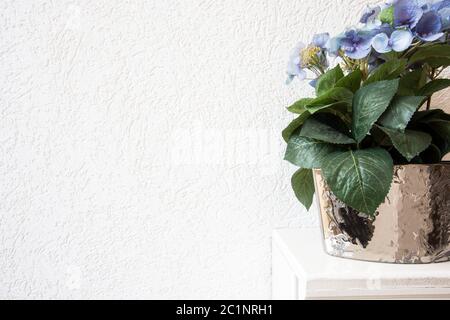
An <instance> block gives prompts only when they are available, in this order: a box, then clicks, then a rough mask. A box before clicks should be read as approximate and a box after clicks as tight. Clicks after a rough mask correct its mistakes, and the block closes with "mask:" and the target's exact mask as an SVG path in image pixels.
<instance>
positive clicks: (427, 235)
mask: <svg viewBox="0 0 450 320" xmlns="http://www.w3.org/2000/svg"><path fill="white" fill-rule="evenodd" d="M314 181H315V185H316V196H317V197H318V203H319V209H320V210H319V211H320V216H321V221H322V230H323V237H324V246H325V251H326V252H327V253H328V254H330V255H333V256H337V257H342V258H350V259H357V260H366V261H377V262H390V263H431V262H443V261H449V260H450V162H443V163H440V164H431V165H419V164H417V165H416V164H412V165H403V166H395V167H394V179H393V182H392V185H391V189H390V191H389V194H388V195H387V197H386V200H385V201H384V203H383V204H381V206H380V207H379V208H378V211H377V213H376V215H375V217H374V218H369V217H367V216H366V215H365V214H362V213H359V212H357V211H356V210H354V209H352V208H350V207H348V206H346V205H345V204H344V203H342V202H341V201H340V200H338V199H337V198H336V197H335V196H334V195H333V193H332V192H331V191H330V189H329V188H328V186H327V184H326V182H325V181H324V179H323V177H322V175H321V171H320V170H314Z"/></svg>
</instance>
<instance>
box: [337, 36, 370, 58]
mask: <svg viewBox="0 0 450 320" xmlns="http://www.w3.org/2000/svg"><path fill="white" fill-rule="evenodd" d="M372 38H373V33H371V32H361V31H357V30H353V29H352V30H348V31H347V32H345V34H344V37H341V38H338V39H336V40H335V41H334V42H333V43H332V45H333V46H334V47H335V46H337V45H338V46H339V47H340V49H341V50H343V51H344V52H345V55H346V56H348V57H349V58H352V59H362V58H365V57H367V56H368V55H369V53H370V51H371V50H372V47H371V43H372ZM333 49H335V48H333Z"/></svg>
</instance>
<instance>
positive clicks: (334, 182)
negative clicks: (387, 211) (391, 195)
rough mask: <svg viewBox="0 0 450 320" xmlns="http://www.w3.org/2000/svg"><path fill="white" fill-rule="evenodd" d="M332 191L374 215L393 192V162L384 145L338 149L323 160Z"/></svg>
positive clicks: (354, 206)
mask: <svg viewBox="0 0 450 320" xmlns="http://www.w3.org/2000/svg"><path fill="white" fill-rule="evenodd" d="M322 172H323V175H324V177H325V180H326V182H327V184H328V185H329V187H330V189H331V191H333V193H334V194H335V195H336V196H337V197H338V198H339V199H340V200H342V201H343V202H344V203H345V204H347V205H348V206H350V207H352V208H354V209H356V210H358V211H360V212H362V213H365V214H368V215H373V214H374V213H375V211H376V210H377V208H378V206H379V205H380V204H381V203H382V202H383V201H384V199H385V197H386V195H387V194H388V192H389V189H390V186H391V182H392V175H393V162H392V158H391V156H390V155H389V153H388V152H387V151H386V150H384V149H381V148H373V149H364V150H356V151H354V150H349V151H341V152H335V153H332V154H330V155H328V156H327V157H326V158H325V160H324V161H323V166H322Z"/></svg>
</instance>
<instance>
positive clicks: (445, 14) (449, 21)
mask: <svg viewBox="0 0 450 320" xmlns="http://www.w3.org/2000/svg"><path fill="white" fill-rule="evenodd" d="M439 15H440V16H441V22H442V31H446V30H448V29H450V7H448V8H444V9H441V10H439Z"/></svg>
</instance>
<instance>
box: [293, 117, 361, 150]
mask: <svg viewBox="0 0 450 320" xmlns="http://www.w3.org/2000/svg"><path fill="white" fill-rule="evenodd" d="M348 133H349V130H348V129H347V126H346V125H345V123H344V122H343V121H342V120H341V119H340V118H338V117H337V116H334V115H332V114H327V113H316V114H314V115H312V116H311V117H310V118H308V119H307V120H306V121H305V123H304V124H303V126H302V130H301V131H300V135H301V136H302V137H308V138H312V139H316V140H320V141H325V142H329V143H333V144H352V143H356V141H355V140H353V139H352V138H350V137H349V136H348Z"/></svg>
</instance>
